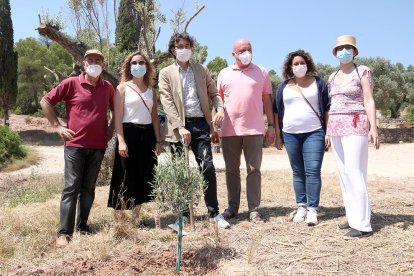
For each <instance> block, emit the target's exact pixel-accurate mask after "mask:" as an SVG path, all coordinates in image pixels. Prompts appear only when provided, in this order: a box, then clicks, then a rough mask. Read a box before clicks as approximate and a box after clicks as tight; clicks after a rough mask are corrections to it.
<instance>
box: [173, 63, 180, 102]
mask: <svg viewBox="0 0 414 276" xmlns="http://www.w3.org/2000/svg"><path fill="white" fill-rule="evenodd" d="M171 80H172V81H173V82H174V85H173V91H175V92H176V93H177V94H178V97H179V98H180V101H181V103H183V85H182V83H181V77H180V67H179V66H178V64H175V66H173V68H172V72H171ZM181 103H180V104H181Z"/></svg>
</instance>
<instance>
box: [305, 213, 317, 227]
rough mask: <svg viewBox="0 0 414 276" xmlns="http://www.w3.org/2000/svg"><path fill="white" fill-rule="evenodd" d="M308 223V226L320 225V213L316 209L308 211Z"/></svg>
mask: <svg viewBox="0 0 414 276" xmlns="http://www.w3.org/2000/svg"><path fill="white" fill-rule="evenodd" d="M306 223H307V224H308V226H315V225H317V224H318V212H317V211H316V210H315V209H308V213H307V214H306Z"/></svg>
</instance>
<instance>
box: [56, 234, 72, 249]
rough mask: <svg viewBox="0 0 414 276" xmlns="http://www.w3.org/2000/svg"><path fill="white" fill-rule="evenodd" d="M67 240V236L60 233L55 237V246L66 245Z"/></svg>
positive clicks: (68, 239)
mask: <svg viewBox="0 0 414 276" xmlns="http://www.w3.org/2000/svg"><path fill="white" fill-rule="evenodd" d="M69 241H70V238H69V236H66V235H61V236H59V237H57V239H56V246H57V247H64V246H66V245H68V243H69Z"/></svg>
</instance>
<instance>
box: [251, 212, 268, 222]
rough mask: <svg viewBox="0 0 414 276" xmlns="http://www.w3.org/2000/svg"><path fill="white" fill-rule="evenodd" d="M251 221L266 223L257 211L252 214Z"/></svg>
mask: <svg viewBox="0 0 414 276" xmlns="http://www.w3.org/2000/svg"><path fill="white" fill-rule="evenodd" d="M250 221H251V222H253V223H257V224H260V223H264V222H265V221H264V220H263V219H262V216H261V215H260V214H259V212H256V211H254V212H251V213H250Z"/></svg>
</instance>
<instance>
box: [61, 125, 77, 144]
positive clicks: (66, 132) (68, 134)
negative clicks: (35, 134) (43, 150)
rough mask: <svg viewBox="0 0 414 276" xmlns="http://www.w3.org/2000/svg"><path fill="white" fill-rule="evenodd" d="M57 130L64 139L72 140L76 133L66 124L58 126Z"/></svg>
mask: <svg viewBox="0 0 414 276" xmlns="http://www.w3.org/2000/svg"><path fill="white" fill-rule="evenodd" d="M56 132H57V133H58V134H59V136H60V138H62V140H63V141H68V140H72V138H73V135H75V132H74V131H73V130H71V129H69V128H66V127H64V126H58V127H57V128H56Z"/></svg>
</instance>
